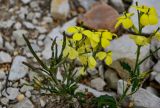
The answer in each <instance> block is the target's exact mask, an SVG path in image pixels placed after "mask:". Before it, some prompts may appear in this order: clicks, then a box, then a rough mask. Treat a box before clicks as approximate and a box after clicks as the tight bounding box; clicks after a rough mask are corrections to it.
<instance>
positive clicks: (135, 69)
mask: <svg viewBox="0 0 160 108" xmlns="http://www.w3.org/2000/svg"><path fill="white" fill-rule="evenodd" d="M140 51H141V46H139V45H138V46H137V57H136V64H135V68H134V73H135V74H136V75H137V73H136V71H137V68H138V62H139V56H140Z"/></svg>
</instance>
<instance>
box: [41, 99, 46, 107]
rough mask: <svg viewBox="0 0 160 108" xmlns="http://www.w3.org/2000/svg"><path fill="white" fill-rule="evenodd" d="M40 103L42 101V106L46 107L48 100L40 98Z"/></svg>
mask: <svg viewBox="0 0 160 108" xmlns="http://www.w3.org/2000/svg"><path fill="white" fill-rule="evenodd" d="M40 103H41V107H44V106H45V105H46V102H45V101H44V100H43V99H42V98H40Z"/></svg>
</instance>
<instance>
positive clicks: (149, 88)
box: [146, 86, 158, 96]
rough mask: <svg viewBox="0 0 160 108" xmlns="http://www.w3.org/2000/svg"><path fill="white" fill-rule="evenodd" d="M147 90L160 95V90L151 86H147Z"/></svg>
mask: <svg viewBox="0 0 160 108" xmlns="http://www.w3.org/2000/svg"><path fill="white" fill-rule="evenodd" d="M146 90H147V91H149V92H150V93H152V94H154V95H156V96H158V91H157V90H156V89H155V88H153V87H150V86H149V87H147V88H146Z"/></svg>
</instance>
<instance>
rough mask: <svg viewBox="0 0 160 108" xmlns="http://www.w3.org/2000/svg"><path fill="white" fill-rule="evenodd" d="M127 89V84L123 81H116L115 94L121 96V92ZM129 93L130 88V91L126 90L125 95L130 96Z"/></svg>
mask: <svg viewBox="0 0 160 108" xmlns="http://www.w3.org/2000/svg"><path fill="white" fill-rule="evenodd" d="M126 87H127V82H126V81H124V80H118V83H117V93H118V94H119V95H122V94H123V91H124V90H125V89H126ZM130 93H131V88H130V90H128V92H127V94H130Z"/></svg>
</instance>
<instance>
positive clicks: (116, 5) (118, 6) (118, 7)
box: [110, 0, 125, 13]
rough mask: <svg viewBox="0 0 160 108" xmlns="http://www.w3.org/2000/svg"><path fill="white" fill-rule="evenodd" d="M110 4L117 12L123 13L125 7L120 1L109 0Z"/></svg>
mask: <svg viewBox="0 0 160 108" xmlns="http://www.w3.org/2000/svg"><path fill="white" fill-rule="evenodd" d="M110 2H111V4H112V5H113V6H114V8H115V9H116V10H117V11H118V12H120V13H122V12H124V11H125V7H124V4H123V1H122V0H111V1H110Z"/></svg>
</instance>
